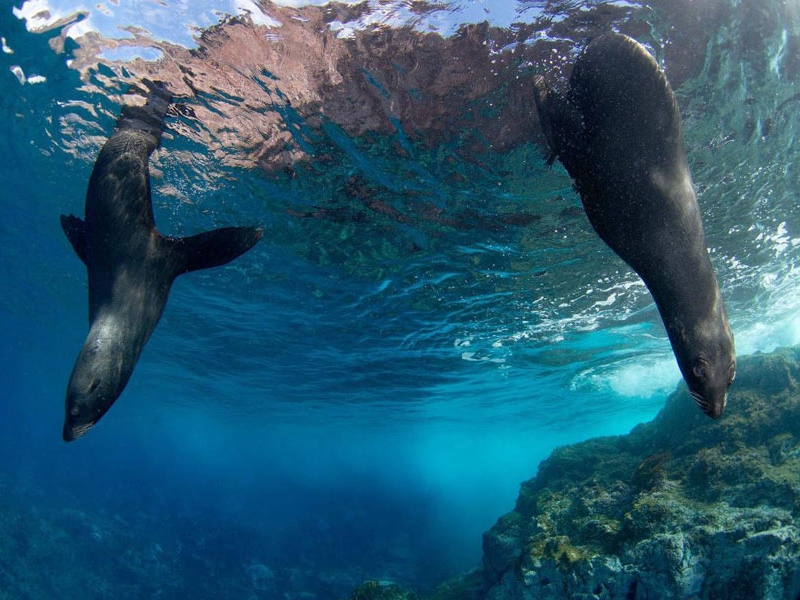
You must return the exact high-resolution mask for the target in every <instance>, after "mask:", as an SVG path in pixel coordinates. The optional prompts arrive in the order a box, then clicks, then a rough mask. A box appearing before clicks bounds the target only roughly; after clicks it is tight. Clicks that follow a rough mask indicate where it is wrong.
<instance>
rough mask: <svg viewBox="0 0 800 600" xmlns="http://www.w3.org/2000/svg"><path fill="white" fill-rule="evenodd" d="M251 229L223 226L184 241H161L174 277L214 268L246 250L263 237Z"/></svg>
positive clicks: (166, 239)
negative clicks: (172, 267)
mask: <svg viewBox="0 0 800 600" xmlns="http://www.w3.org/2000/svg"><path fill="white" fill-rule="evenodd" d="M263 235H264V232H263V231H262V230H261V229H256V228H255V227H225V228H223V229H215V230H214V231H206V232H204V233H199V234H197V235H193V236H191V237H186V238H168V237H163V238H161V241H162V243H163V244H164V245H165V247H166V248H165V250H166V252H167V254H168V255H169V256H170V260H171V262H172V263H173V266H174V273H175V276H176V277H177V276H178V275H180V274H182V273H188V272H189V271H198V270H200V269H209V268H211V267H218V266H220V265H224V264H227V263H229V262H230V261H232V260H233V259H234V258H237V257H239V256H241V255H242V254H244V253H245V252H247V251H248V250H250V248H252V247H253V246H255V245H256V243H257V242H258V241H259V240H260V239H261V238H262V237H263Z"/></svg>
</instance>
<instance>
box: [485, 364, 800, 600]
mask: <svg viewBox="0 0 800 600" xmlns="http://www.w3.org/2000/svg"><path fill="white" fill-rule="evenodd" d="M798 362H800V349H784V350H780V351H777V352H775V353H773V354H770V355H754V356H750V357H744V358H742V359H741V361H740V363H739V375H738V377H737V379H736V382H735V383H734V385H733V387H732V388H731V396H730V401H729V403H728V408H727V411H726V413H725V414H724V415H723V417H722V418H721V419H720V420H719V421H712V420H711V419H709V418H708V417H706V416H705V415H703V414H701V412H700V411H698V410H697V408H696V407H695V405H694V403H693V402H692V401H691V398H689V396H688V395H687V394H686V393H685V391H683V390H679V391H677V392H675V393H674V394H672V396H671V397H670V398H669V399H668V401H667V404H666V406H665V407H664V409H663V410H662V411H661V412H660V413H659V415H658V416H657V417H656V418H655V419H654V420H653V421H651V422H650V423H646V424H642V425H639V426H637V427H635V428H634V429H633V430H632V431H631V432H630V433H629V434H628V435H623V436H617V437H606V438H598V439H593V440H589V441H586V442H583V443H579V444H575V445H572V446H567V447H563V448H559V449H557V450H556V451H554V452H553V454H552V455H551V456H550V457H549V458H548V459H547V460H545V461H544V462H542V464H541V465H540V467H539V472H538V474H537V476H536V477H535V478H534V479H531V480H530V481H528V482H526V483H524V484H523V485H522V488H521V492H520V495H519V498H518V499H517V503H516V506H515V508H514V510H513V511H512V512H510V513H508V514H506V515H504V516H503V517H501V518H500V519H499V520H498V522H497V524H496V525H495V526H494V527H493V528H492V529H491V530H490V531H488V532H487V533H486V534H485V535H484V540H483V548H484V559H483V560H484V576H485V580H486V582H485V585H486V592H485V595H484V596H483V597H485V598H486V599H487V600H512V599H526V600H527V599H533V598H536V599H537V600H538V599H542V600H544V599H550V598H552V599H564V598H568V599H603V600H606V599H622V600H640V599H659V600H668V599H672V598H674V599H678V598H680V599H695V598H696V599H714V598H731V599H738V598H742V599H744V598H747V599H752V598H759V599H762V600H772V599H784V598H785V599H788V600H796V598H797V597H798V595H800V529H799V528H798V525H799V524H800V523H799V522H798V517H800V365H798Z"/></svg>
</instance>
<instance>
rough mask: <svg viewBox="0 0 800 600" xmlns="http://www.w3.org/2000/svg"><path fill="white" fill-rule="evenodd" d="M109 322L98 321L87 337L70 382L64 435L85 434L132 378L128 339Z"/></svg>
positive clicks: (75, 437) (67, 438)
mask: <svg viewBox="0 0 800 600" xmlns="http://www.w3.org/2000/svg"><path fill="white" fill-rule="evenodd" d="M113 329H114V328H113V327H112V326H110V325H109V324H108V323H104V322H102V321H101V322H99V323H95V326H93V327H92V329H91V331H90V332H89V336H88V337H87V338H86V343H85V344H84V345H83V348H82V349H81V352H80V354H78V359H77V360H76V361H75V367H74V368H73V370H72V375H71V376H70V379H69V385H68V386H67V399H66V411H65V412H66V415H65V419H64V431H63V437H64V441H65V442H70V441H72V440H74V439H77V438H79V437H81V436H82V435H84V434H85V433H86V432H87V431H89V429H90V428H91V427H92V426H93V425H94V424H95V423H97V421H98V420H99V419H100V417H102V416H103V415H104V414H106V412H107V411H108V409H109V408H111V405H112V404H114V402H115V401H116V399H117V398H119V396H120V394H121V393H122V390H123V389H124V388H125V384H127V382H128V379H129V378H130V375H131V371H132V369H129V368H126V365H127V364H128V363H129V362H130V361H128V360H127V359H126V353H125V343H124V341H123V340H121V339H120V338H119V336H118V335H115V333H116V332H115V331H114V330H113Z"/></svg>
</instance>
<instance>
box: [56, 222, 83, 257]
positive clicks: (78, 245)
mask: <svg viewBox="0 0 800 600" xmlns="http://www.w3.org/2000/svg"><path fill="white" fill-rule="evenodd" d="M61 229H63V230H64V234H65V235H66V236H67V239H68V240H69V243H70V244H72V248H73V249H74V250H75V254H77V255H78V258H80V259H81V260H82V261H83V264H86V223H84V222H83V221H82V220H81V219H79V218H78V217H76V216H75V215H69V216H67V215H61Z"/></svg>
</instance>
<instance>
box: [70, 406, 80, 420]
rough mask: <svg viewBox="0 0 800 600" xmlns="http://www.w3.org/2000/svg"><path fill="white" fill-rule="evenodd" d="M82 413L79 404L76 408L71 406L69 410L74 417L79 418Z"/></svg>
mask: <svg viewBox="0 0 800 600" xmlns="http://www.w3.org/2000/svg"><path fill="white" fill-rule="evenodd" d="M80 412H81V409H80V408H78V405H77V404H76V405H75V406H71V407H70V409H69V414H71V415H72V416H73V417H77V416H78V415H79V414H80Z"/></svg>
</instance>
